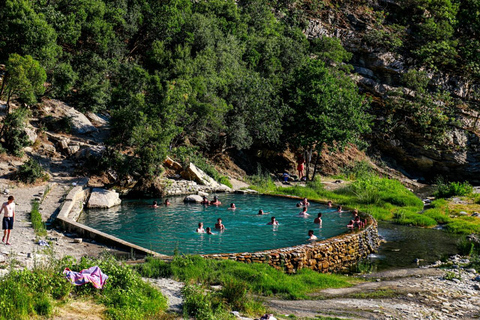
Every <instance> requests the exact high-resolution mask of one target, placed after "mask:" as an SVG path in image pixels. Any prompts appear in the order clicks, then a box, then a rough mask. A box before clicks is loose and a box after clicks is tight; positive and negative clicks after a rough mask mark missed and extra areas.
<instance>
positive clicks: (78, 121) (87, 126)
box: [64, 106, 97, 134]
mask: <svg viewBox="0 0 480 320" xmlns="http://www.w3.org/2000/svg"><path fill="white" fill-rule="evenodd" d="M64 111H65V116H67V117H70V119H72V130H73V131H74V132H75V133H77V134H84V133H89V132H94V131H97V129H96V128H95V127H94V126H93V124H92V123H91V122H90V120H88V118H87V117H86V116H85V115H84V114H83V113H81V112H79V111H77V110H75V109H74V108H72V107H68V106H65V109H64Z"/></svg>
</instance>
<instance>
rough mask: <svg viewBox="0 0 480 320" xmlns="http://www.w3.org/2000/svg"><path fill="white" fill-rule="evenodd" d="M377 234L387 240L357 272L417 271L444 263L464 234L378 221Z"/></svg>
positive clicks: (454, 250) (360, 264) (456, 250)
mask: <svg viewBox="0 0 480 320" xmlns="http://www.w3.org/2000/svg"><path fill="white" fill-rule="evenodd" d="M378 233H379V235H380V236H382V237H383V238H384V239H385V241H386V242H385V243H382V244H381V245H380V248H379V250H378V252H377V253H375V254H371V255H369V257H368V258H367V259H365V260H363V261H362V262H360V263H359V265H358V267H357V268H358V271H369V272H375V271H386V270H392V269H400V268H416V267H418V266H424V265H429V264H432V263H434V262H435V261H438V260H445V259H447V258H448V257H450V256H452V255H455V254H457V253H458V249H457V245H456V244H457V241H458V239H459V238H460V237H461V235H456V234H451V233H447V232H446V231H443V230H438V229H427V228H417V227H411V226H404V225H398V224H393V223H390V222H383V221H379V222H378Z"/></svg>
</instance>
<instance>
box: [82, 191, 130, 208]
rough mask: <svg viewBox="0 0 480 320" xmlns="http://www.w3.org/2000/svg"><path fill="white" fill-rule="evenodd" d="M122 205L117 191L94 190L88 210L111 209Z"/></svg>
mask: <svg viewBox="0 0 480 320" xmlns="http://www.w3.org/2000/svg"><path fill="white" fill-rule="evenodd" d="M120 203H122V200H120V196H119V194H118V193H117V192H116V191H115V190H106V189H101V188H93V190H92V193H91V194H90V199H89V200H88V204H87V207H88V208H111V207H113V206H118V205H119V204H120Z"/></svg>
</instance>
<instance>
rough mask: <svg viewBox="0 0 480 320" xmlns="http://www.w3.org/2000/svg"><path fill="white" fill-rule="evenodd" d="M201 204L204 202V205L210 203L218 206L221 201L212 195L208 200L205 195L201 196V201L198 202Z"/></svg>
mask: <svg viewBox="0 0 480 320" xmlns="http://www.w3.org/2000/svg"><path fill="white" fill-rule="evenodd" d="M200 203H201V204H205V205H212V206H219V205H221V204H222V203H221V202H220V200H218V197H217V196H213V200H212V201H209V200H208V198H207V196H203V200H202V202H200Z"/></svg>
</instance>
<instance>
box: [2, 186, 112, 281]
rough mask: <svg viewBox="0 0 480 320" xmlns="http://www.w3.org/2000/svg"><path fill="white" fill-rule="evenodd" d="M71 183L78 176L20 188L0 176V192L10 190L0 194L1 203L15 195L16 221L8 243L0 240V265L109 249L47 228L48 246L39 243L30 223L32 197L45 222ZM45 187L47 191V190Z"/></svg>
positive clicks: (25, 264) (28, 263)
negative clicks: (75, 239)
mask: <svg viewBox="0 0 480 320" xmlns="http://www.w3.org/2000/svg"><path fill="white" fill-rule="evenodd" d="M74 182H75V183H80V182H81V179H72V178H64V177H58V178H54V179H52V181H50V182H49V183H48V184H44V185H39V186H28V187H19V186H16V185H13V184H12V182H11V181H10V180H6V179H0V192H2V191H4V190H5V189H8V191H9V193H8V194H0V201H1V202H2V203H3V202H4V201H6V200H7V197H8V196H9V195H12V196H14V197H15V204H16V215H15V223H14V226H13V230H12V232H11V237H10V243H11V245H9V246H7V245H5V244H4V243H0V267H1V265H2V264H3V265H4V266H5V265H6V264H8V263H9V262H11V261H12V260H15V261H16V262H17V263H16V265H17V267H19V268H24V267H26V268H32V267H33V266H34V264H35V263H38V262H40V261H47V260H48V259H49V258H50V256H51V255H54V256H55V257H56V258H62V257H64V256H67V255H69V256H73V257H75V258H77V259H79V258H81V257H82V256H93V257H95V256H98V255H99V254H100V253H102V252H104V251H109V250H110V249H109V248H107V247H106V246H102V245H99V244H95V243H91V242H83V243H74V242H73V237H72V236H73V235H69V234H65V233H63V232H62V231H60V230H56V229H50V230H48V235H47V236H46V240H47V241H48V242H49V243H50V247H49V248H46V247H44V246H40V245H39V244H38V240H39V238H38V237H37V236H36V235H35V232H34V230H33V228H32V223H31V222H30V211H31V208H32V205H31V202H32V201H33V200H35V199H37V200H40V201H41V204H40V213H41V214H42V218H43V220H44V221H46V220H47V219H48V218H50V217H51V216H52V215H56V214H57V213H58V210H59V207H60V205H61V203H62V201H63V197H64V196H65V195H66V194H67V193H68V191H70V189H71V187H72V183H74ZM47 190H49V191H48V192H46V191H47ZM4 270H5V268H4ZM4 272H6V271H4Z"/></svg>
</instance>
